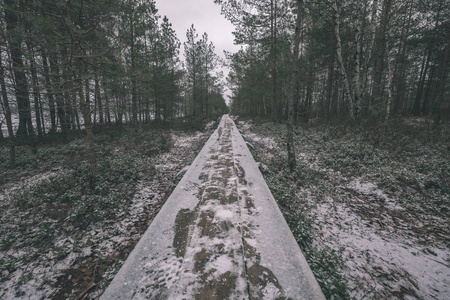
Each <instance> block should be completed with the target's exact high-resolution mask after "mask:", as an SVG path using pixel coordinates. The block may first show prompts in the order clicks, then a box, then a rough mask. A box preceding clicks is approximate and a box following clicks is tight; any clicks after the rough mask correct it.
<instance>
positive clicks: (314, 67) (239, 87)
mask: <svg viewBox="0 0 450 300" xmlns="http://www.w3.org/2000/svg"><path fill="white" fill-rule="evenodd" d="M215 2H216V3H219V4H221V5H222V11H223V12H224V14H225V15H226V16H227V18H228V19H229V20H231V21H232V22H233V23H234V24H235V25H236V28H237V30H236V32H235V38H236V41H237V42H238V43H239V44H242V45H245V46H244V47H243V48H242V50H241V51H239V52H238V53H235V54H230V55H229V58H230V59H231V67H232V72H231V73H230V77H229V81H230V84H231V85H232V86H233V104H232V109H233V111H234V112H237V113H241V114H252V115H260V116H269V117H273V118H277V119H279V118H285V117H286V116H287V114H288V113H287V111H288V102H289V101H288V98H289V91H290V85H291V78H292V77H291V69H292V65H293V55H292V51H293V49H294V31H295V24H296V21H295V19H296V15H297V10H298V9H300V10H301V13H300V14H299V16H300V17H301V22H300V24H301V25H300V28H299V29H300V41H299V45H300V53H299V56H298V66H299V67H298V68H299V76H298V78H297V82H296V88H295V94H296V95H295V102H294V116H295V119H296V120H297V121H298V120H305V121H308V120H309V119H310V118H317V117H318V118H322V119H330V118H351V119H369V118H370V119H374V120H382V121H384V120H387V119H389V118H397V117H399V116H405V115H407V116H408V115H409V116H410V115H414V116H421V117H428V118H432V119H434V120H435V121H436V122H439V121H440V120H441V119H442V118H445V119H447V120H448V119H449V118H450V101H449V99H450V93H449V86H450V83H449V76H448V73H449V70H448V69H449V68H448V61H449V48H450V2H449V1H447V0H433V1H422V0H406V1H393V0H361V1H360V0H327V1H308V0H297V1H291V0H278V1H277V0H259V1H254V0H243V1H233V0H215Z"/></svg>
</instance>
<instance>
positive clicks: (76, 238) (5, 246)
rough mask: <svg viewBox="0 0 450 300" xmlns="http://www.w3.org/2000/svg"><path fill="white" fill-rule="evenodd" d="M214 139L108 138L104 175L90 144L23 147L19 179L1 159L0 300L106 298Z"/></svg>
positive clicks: (130, 134) (157, 133)
mask: <svg viewBox="0 0 450 300" xmlns="http://www.w3.org/2000/svg"><path fill="white" fill-rule="evenodd" d="M210 133H211V125H210V126H209V129H208V130H206V131H205V132H203V133H201V132H199V131H180V130H158V129H153V128H149V127H148V126H142V127H140V128H139V130H138V132H136V131H135V130H134V129H123V130H121V131H120V130H117V129H116V130H114V131H112V132H109V133H104V134H100V135H98V136H97V142H98V144H100V145H101V147H100V146H98V148H99V149H97V150H98V157H97V160H98V165H97V168H98V169H97V170H96V173H95V174H92V173H91V170H90V169H89V168H88V162H87V160H86V153H87V151H88V150H87V146H86V145H85V142H84V139H80V138H74V139H73V140H72V141H70V142H68V143H62V144H59V145H42V146H39V152H38V154H37V155H33V154H31V153H29V150H28V149H22V148H21V147H19V148H18V153H17V154H18V155H17V161H16V167H15V168H14V169H10V168H8V167H7V165H8V152H7V149H5V148H3V149H1V151H0V164H1V165H2V177H1V179H0V180H1V181H0V200H1V201H0V211H1V213H0V236H1V239H0V271H1V276H0V278H1V280H0V298H1V299H43V298H45V299H47V298H51V299H78V298H83V297H85V296H86V295H89V297H90V298H96V297H97V296H99V295H100V294H101V293H102V292H103V290H104V288H105V287H106V286H107V284H108V283H109V281H110V280H111V279H112V278H113V277H114V275H115V273H116V272H117V271H118V269H119V268H120V266H121V265H122V263H123V261H124V260H125V259H126V257H127V256H128V254H129V252H130V251H131V250H132V249H133V247H134V245H135V244H136V243H137V241H138V240H139V238H140V237H141V235H142V234H143V232H144V231H145V230H146V228H147V227H148V225H149V223H150V222H151V221H152V219H153V218H154V217H155V215H156V214H157V213H158V211H159V209H160V208H161V206H162V205H163V204H164V201H165V199H167V197H168V196H169V195H170V192H171V190H172V189H173V188H174V187H175V185H176V181H177V180H179V179H180V178H179V177H177V174H178V172H180V170H182V169H183V167H185V166H186V165H189V164H190V162H191V161H192V160H193V159H194V158H195V155H196V152H197V151H199V150H200V148H201V146H202V145H203V143H204V141H205V140H206V138H208V137H209V134H210ZM22 150H23V151H22ZM3 170H4V171H3ZM92 181H94V182H95V187H94V188H91V187H90V186H89V184H90V182H92Z"/></svg>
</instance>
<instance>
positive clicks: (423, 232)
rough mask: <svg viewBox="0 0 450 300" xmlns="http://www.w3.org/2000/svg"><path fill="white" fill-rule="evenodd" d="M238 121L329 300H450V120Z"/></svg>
mask: <svg viewBox="0 0 450 300" xmlns="http://www.w3.org/2000/svg"><path fill="white" fill-rule="evenodd" d="M236 124H237V126H238V128H239V130H240V131H241V133H242V135H243V136H244V139H245V140H246V141H247V142H248V143H249V147H250V148H251V151H252V153H253V155H254V157H255V160H256V161H257V162H258V161H259V162H261V163H260V169H261V171H262V173H263V175H264V177H265V179H266V181H267V183H268V185H269V187H270V189H271V191H272V193H273V194H274V197H275V199H276V200H277V202H278V204H279V206H280V208H281V210H282V212H283V214H284V216H285V218H286V220H287V222H288V224H289V226H290V227H291V230H292V231H293V233H294V236H295V238H296V239H297V241H298V242H299V244H300V246H301V248H302V250H303V251H304V253H305V255H306V258H307V260H308V263H309V264H310V266H311V268H312V270H313V272H314V274H315V275H316V278H317V279H318V281H319V283H320V285H321V287H322V289H323V291H324V293H325V294H326V296H327V298H328V299H346V298H350V299H448V295H450V249H449V246H450V227H449V226H448V224H449V219H450V218H449V217H450V211H449V208H450V207H449V206H450V182H449V179H450V140H449V139H450V128H449V127H445V128H444V127H441V128H439V130H437V129H435V128H432V125H430V124H425V123H421V122H415V121H414V122H413V121H409V122H400V121H399V122H396V123H391V124H388V126H384V125H378V126H376V125H372V126H368V125H365V126H361V125H358V126H357V125H349V124H345V123H341V124H332V125H327V124H312V125H305V126H301V127H297V128H296V133H295V146H296V151H297V153H296V154H297V155H296V158H297V164H298V167H297V170H296V172H294V173H293V174H291V173H289V172H288V171H287V165H286V161H287V159H286V150H285V145H286V141H285V138H284V137H285V136H286V126H285V125H282V124H277V123H269V122H254V121H248V120H241V121H238V122H236Z"/></svg>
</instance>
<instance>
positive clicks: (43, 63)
mask: <svg viewBox="0 0 450 300" xmlns="http://www.w3.org/2000/svg"><path fill="white" fill-rule="evenodd" d="M0 6H1V7H2V9H1V11H0V35H1V39H0V88H1V100H2V101H1V112H0V124H1V125H2V127H3V129H4V128H5V126H6V125H7V126H8V129H9V134H8V135H9V136H13V137H14V136H15V135H16V136H19V137H20V136H35V135H44V134H47V133H52V132H68V131H71V130H81V129H86V130H89V129H90V128H91V127H93V126H95V125H96V124H110V123H122V122H127V123H132V124H135V123H138V122H149V121H155V120H156V121H161V122H171V121H172V120H173V119H174V118H177V117H195V118H203V117H207V116H216V115H220V114H222V113H224V112H226V111H227V107H226V104H225V100H224V99H223V97H222V87H221V85H220V78H219V76H217V74H216V73H215V67H216V65H217V62H218V58H217V56H216V55H215V54H214V46H213V45H212V43H210V42H208V36H207V35H206V34H204V35H203V36H202V38H201V39H199V38H198V36H197V34H196V33H195V29H194V27H193V26H192V27H191V28H190V29H189V30H188V38H189V40H188V42H187V43H185V45H184V47H185V52H186V56H187V58H186V60H187V61H186V64H184V63H183V62H182V61H181V59H180V46H181V45H180V41H179V40H178V38H177V36H176V35H175V32H174V30H173V29H172V25H171V24H170V22H169V20H168V19H167V18H166V17H164V18H161V16H160V15H158V12H157V8H156V7H155V2H154V1H141V0H73V1H63V0H52V1H28V0H0ZM192 55H194V56H195V59H194V60H192V59H191V58H190V57H191V56H192ZM11 114H12V116H11ZM8 123H9V124H8ZM0 131H1V130H0ZM2 136H3V134H2Z"/></svg>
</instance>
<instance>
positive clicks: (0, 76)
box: [0, 51, 16, 166]
mask: <svg viewBox="0 0 450 300" xmlns="http://www.w3.org/2000/svg"><path fill="white" fill-rule="evenodd" d="M2 55H3V54H2V53H1V51H0V87H1V88H2V98H3V107H4V109H5V119H6V127H7V128H8V144H9V160H10V164H11V166H14V164H15V161H16V146H15V142H14V131H13V126H12V120H11V109H10V108H9V101H8V93H7V92H6V84H5V74H4V73H5V72H4V71H3V63H2Z"/></svg>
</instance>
